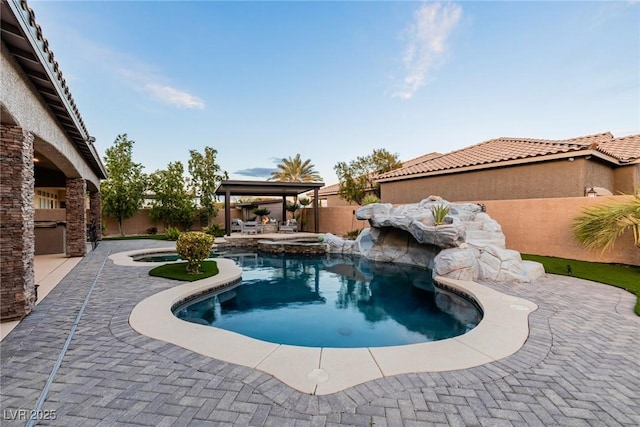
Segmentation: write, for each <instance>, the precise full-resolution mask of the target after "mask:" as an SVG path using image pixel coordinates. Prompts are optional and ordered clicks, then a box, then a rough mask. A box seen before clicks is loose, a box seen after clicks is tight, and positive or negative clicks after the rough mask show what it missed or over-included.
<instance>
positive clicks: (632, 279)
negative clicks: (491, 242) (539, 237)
mask: <svg viewBox="0 0 640 427" xmlns="http://www.w3.org/2000/svg"><path fill="white" fill-rule="evenodd" d="M522 259H526V260H530V261H537V262H539V263H542V265H544V269H545V271H546V272H547V273H551V274H560V275H563V276H569V275H570V274H569V269H568V267H567V266H571V270H572V273H573V274H572V275H573V276H575V277H579V278H581V279H587V280H593V281H594V282H600V283H604V284H606V285H611V286H616V287H618V288H622V289H626V290H627V291H629V292H631V293H632V294H635V295H636V296H637V297H638V301H637V302H636V306H635V309H634V311H635V312H636V314H637V315H638V316H640V267H634V266H628V265H615V264H602V263H597V262H586V261H576V260H573V259H564V258H552V257H544V256H538V255H524V254H523V255H522Z"/></svg>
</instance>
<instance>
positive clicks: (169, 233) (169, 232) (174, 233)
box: [164, 227, 182, 240]
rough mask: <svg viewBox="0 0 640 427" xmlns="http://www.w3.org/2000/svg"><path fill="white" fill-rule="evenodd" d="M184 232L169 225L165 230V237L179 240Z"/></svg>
mask: <svg viewBox="0 0 640 427" xmlns="http://www.w3.org/2000/svg"><path fill="white" fill-rule="evenodd" d="M180 234H182V232H181V231H180V230H178V229H177V228H175V227H169V228H167V229H166V230H165V231H164V237H165V239H167V240H178V237H180Z"/></svg>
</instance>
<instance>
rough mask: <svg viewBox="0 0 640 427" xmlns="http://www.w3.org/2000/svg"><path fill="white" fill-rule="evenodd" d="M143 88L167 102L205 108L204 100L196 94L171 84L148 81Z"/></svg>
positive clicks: (183, 106)
mask: <svg viewBox="0 0 640 427" xmlns="http://www.w3.org/2000/svg"><path fill="white" fill-rule="evenodd" d="M143 89H144V90H145V91H147V92H149V93H150V94H151V95H152V96H154V97H155V98H156V99H158V100H160V101H162V102H164V103H166V104H171V105H175V106H176V107H179V108H188V109H191V108H197V109H200V110H202V109H203V108H204V106H205V105H204V101H203V100H202V99H200V98H198V97H197V96H195V95H191V94H190V93H187V92H184V91H181V90H178V89H176V88H173V87H171V86H166V85H161V84H157V83H147V84H146V85H144V87H143Z"/></svg>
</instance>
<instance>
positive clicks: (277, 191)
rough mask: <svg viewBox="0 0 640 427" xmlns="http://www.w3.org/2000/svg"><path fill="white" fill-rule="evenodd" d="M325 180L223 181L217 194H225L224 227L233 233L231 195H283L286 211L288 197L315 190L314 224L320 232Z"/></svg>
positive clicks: (314, 228)
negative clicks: (320, 196)
mask: <svg viewBox="0 0 640 427" xmlns="http://www.w3.org/2000/svg"><path fill="white" fill-rule="evenodd" d="M322 187H324V182H276V181H273V182H272V181H236V180H227V181H222V182H221V183H220V186H219V187H218V189H217V190H216V195H218V196H222V195H224V227H225V230H226V234H227V235H230V234H231V196H256V197H259V196H270V197H273V196H279V197H282V212H286V206H287V197H298V196H299V195H300V194H302V193H306V192H308V191H311V190H313V210H314V224H313V232H314V233H318V230H319V224H318V190H319V189H320V188H322Z"/></svg>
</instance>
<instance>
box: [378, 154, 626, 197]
mask: <svg viewBox="0 0 640 427" xmlns="http://www.w3.org/2000/svg"><path fill="white" fill-rule="evenodd" d="M380 187H381V200H382V201H383V202H384V203H394V204H396V203H416V202H419V201H420V200H422V199H424V198H426V197H428V196H430V195H437V196H441V197H442V198H444V199H446V200H449V201H465V200H467V201H468V200H473V201H480V200H512V199H533V198H554V197H582V196H584V194H585V188H588V187H603V188H606V189H608V190H609V191H611V192H612V193H614V194H615V188H614V175H613V169H611V168H610V167H608V166H606V165H604V164H603V163H601V162H600V161H594V160H585V159H584V158H575V159H573V160H571V161H570V160H568V159H563V160H554V161H547V162H541V163H530V164H524V165H518V166H510V167H502V168H494V169H484V170H478V171H469V172H462V173H456V174H447V175H436V176H429V177H423V178H415V179H407V180H402V181H393V182H382V183H380Z"/></svg>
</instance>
